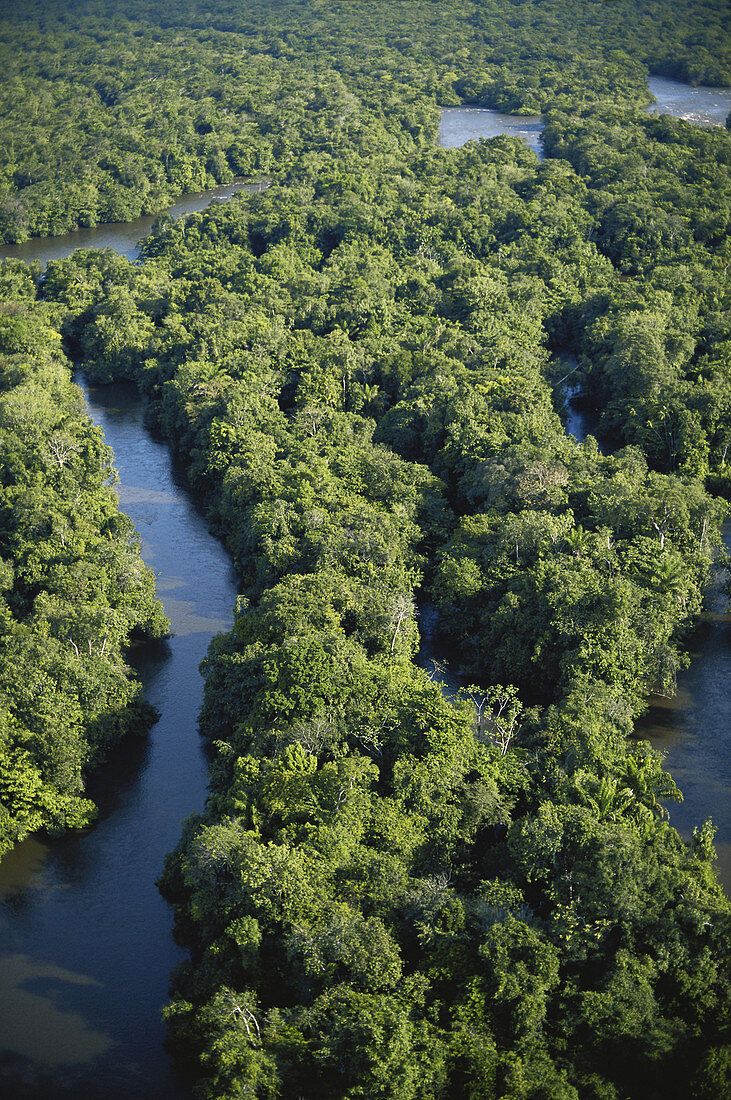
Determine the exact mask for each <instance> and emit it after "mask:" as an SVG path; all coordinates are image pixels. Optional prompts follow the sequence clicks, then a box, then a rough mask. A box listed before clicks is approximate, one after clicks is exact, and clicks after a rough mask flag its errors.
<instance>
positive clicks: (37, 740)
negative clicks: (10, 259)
mask: <svg viewBox="0 0 731 1100" xmlns="http://www.w3.org/2000/svg"><path fill="white" fill-rule="evenodd" d="M34 299H35V285H34V283H33V281H32V279H31V278H30V276H29V273H28V272H27V271H26V270H25V269H24V268H23V266H22V265H20V264H17V265H5V271H4V273H3V275H2V277H1V278H0V432H1V433H2V434H1V439H2V450H1V451H0V517H1V518H0V547H1V556H0V578H1V590H2V599H1V600H0V616H1V622H2V626H1V628H0V856H2V854H4V852H6V851H7V850H8V849H9V848H10V847H12V845H13V844H14V843H15V842H16V841H17V840H19V839H22V838H23V837H24V836H26V835H27V834H28V833H29V832H34V831H36V830H38V829H41V828H44V829H47V830H51V831H58V830H62V829H64V828H66V827H69V826H71V827H78V826H81V825H86V824H88V823H89V821H90V820H92V818H93V815H94V806H93V803H92V802H91V801H90V800H89V799H87V798H85V797H84V778H85V775H86V773H87V772H88V769H89V768H90V767H91V766H92V765H93V764H95V763H98V762H99V761H100V760H101V759H103V757H104V755H105V754H106V753H107V751H108V750H109V748H110V747H111V746H112V745H114V744H116V743H117V741H118V740H119V739H120V738H121V737H122V736H123V735H124V734H125V733H129V732H138V733H143V732H145V731H146V729H147V728H148V726H149V725H150V722H151V720H152V719H153V717H154V715H153V714H152V712H151V708H150V707H149V706H148V705H147V704H145V703H144V701H143V700H142V698H141V689H140V686H139V684H138V683H137V680H136V678H135V677H134V675H133V674H132V672H131V670H130V669H129V667H128V666H127V665H126V664H125V662H124V656H123V653H124V650H125V648H126V647H127V646H128V645H129V643H130V641H131V640H133V639H134V638H142V637H153V638H155V637H160V636H161V635H163V634H164V633H165V631H166V629H167V621H166V619H165V617H164V615H163V614H162V609H161V607H160V605H159V603H158V601H157V600H156V598H155V588H154V581H153V577H152V573H151V571H150V570H149V569H148V568H147V567H146V566H145V565H144V563H143V562H142V561H141V560H140V556H139V540H138V538H137V535H136V533H135V531H134V529H133V527H132V524H131V523H130V521H129V520H128V519H127V517H126V516H124V515H123V514H122V513H121V512H120V511H119V509H118V506H117V499H116V497H115V494H114V491H113V484H114V477H115V474H114V468H113V466H112V456H111V453H110V451H109V448H108V447H107V446H106V445H105V444H104V442H103V440H102V438H101V434H100V432H99V431H98V430H97V429H96V428H95V427H94V426H93V425H92V424H91V422H90V420H89V418H88V415H87V413H86V410H85V408H84V401H83V397H82V394H81V391H80V390H79V389H78V388H77V387H76V386H74V385H72V383H71V376H70V371H69V365H68V362H67V360H66V358H65V356H64V354H63V351H62V348H61V337H60V335H59V332H58V328H57V324H56V322H57V310H55V309H54V308H53V307H51V306H47V305H42V304H37V303H36V302H35V301H34Z"/></svg>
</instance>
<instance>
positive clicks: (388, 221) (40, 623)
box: [0, 0, 731, 1100]
mask: <svg viewBox="0 0 731 1100" xmlns="http://www.w3.org/2000/svg"><path fill="white" fill-rule="evenodd" d="M726 17H727V8H726V5H725V4H724V3H722V2H720V0H707V2H698V3H695V2H690V3H687V4H684V5H683V6H682V8H680V9H679V7H678V5H672V4H670V3H669V2H667V0H643V2H641V3H639V4H638V3H632V4H630V3H629V2H628V0H617V2H615V3H605V2H599V0H597V2H587V3H579V2H578V0H546V2H540V0H534V2H529V0H520V2H517V0H475V2H472V3H467V2H465V0H446V2H441V3H438V4H437V3H435V2H432V0H417V2H414V3H408V4H407V3H405V2H402V3H400V4H395V3H386V2H385V0H370V2H366V3H339V4H328V3H326V2H325V0H310V2H302V3H295V2H287V0H281V2H279V0H272V2H271V3H268V4H265V3H263V2H253V3H244V2H237V0H208V2H206V3H202V2H201V3H198V2H196V0H191V2H190V3H182V2H181V0H178V2H177V3H175V2H174V3H172V4H170V5H166V6H165V10H164V12H163V11H161V10H158V5H155V4H153V3H151V2H150V0H128V2H126V3H123V4H122V3H120V4H116V3H114V2H112V3H109V2H108V3H105V4H101V3H99V2H98V0H71V2H68V3H61V2H60V0H59V2H53V0H51V2H48V3H44V4H42V5H41V4H35V3H31V2H24V0H19V2H18V3H16V4H14V5H13V6H12V9H11V8H10V6H9V5H6V6H4V15H3V20H2V22H0V36H1V41H2V57H3V63H4V71H5V73H6V80H5V81H4V84H3V88H2V92H0V94H1V95H2V97H3V119H4V123H5V126H4V132H3V137H2V143H1V146H0V233H1V234H2V236H3V238H4V240H5V241H6V242H13V241H22V240H24V239H26V238H28V237H30V236H35V235H40V234H58V233H62V232H65V231H67V230H69V229H73V228H75V227H79V226H91V225H94V224H97V223H98V222H105V221H114V220H125V219H131V218H133V217H136V216H138V215H139V214H144V213H147V214H152V213H157V212H159V211H161V210H163V209H164V208H165V207H166V206H167V205H169V204H170V202H171V201H172V200H173V198H175V197H176V196H177V195H179V194H181V193H183V192H186V191H195V190H200V189H202V188H204V187H206V186H213V185H214V184H217V183H225V182H227V181H230V180H232V179H233V178H234V177H238V176H246V177H250V178H261V177H263V176H266V178H267V180H268V182H269V186H268V187H267V189H266V190H265V191H262V192H261V193H259V194H244V193H240V194H237V195H236V196H235V197H234V198H233V199H232V200H231V201H230V202H228V203H227V204H225V205H222V204H213V205H212V206H210V207H209V208H208V209H207V210H205V211H203V212H202V213H197V214H192V215H190V216H188V217H187V218H184V219H180V220H177V221H176V220H173V219H171V218H168V217H165V216H162V217H161V218H159V220H158V221H157V223H156V226H155V230H154V232H153V233H152V235H151V236H150V237H149V238H147V239H146V240H145V242H144V243H143V246H142V254H141V259H140V261H139V262H132V261H130V260H129V259H127V258H125V257H122V256H119V255H117V254H115V253H114V252H112V251H110V250H106V251H96V252H95V251H79V252H76V253H74V254H73V255H72V256H71V257H69V258H68V259H63V260H54V261H51V262H49V263H48V264H47V265H46V267H45V268H43V267H42V266H41V265H40V264H36V265H26V264H23V263H21V262H20V261H17V260H7V261H5V262H4V264H3V265H2V269H1V270H0V339H2V351H3V360H2V393H1V394H0V404H1V406H2V415H1V416H0V429H1V430H2V432H3V442H4V447H3V451H2V458H1V460H0V471H1V474H2V478H1V483H0V498H1V499H2V507H3V523H2V528H1V529H0V537H2V565H1V566H0V569H1V570H2V572H1V573H0V576H2V578H3V597H4V603H3V608H4V610H3V632H2V650H1V652H0V676H1V677H2V680H1V684H2V699H1V702H2V708H3V725H2V727H1V728H2V731H3V742H2V747H1V749H0V752H1V754H2V755H1V756H0V790H1V791H2V813H3V816H2V818H1V819H0V824H1V825H2V834H1V838H0V842H1V843H2V844H3V846H4V847H9V846H10V845H12V844H13V843H14V842H15V841H16V840H17V839H19V838H20V837H22V836H23V835H25V834H26V833H27V832H29V831H31V830H35V829H39V828H42V827H45V828H52V829H58V828H62V827H64V826H79V825H85V824H87V823H88V821H89V819H90V816H91V814H92V807H91V805H90V803H89V802H88V800H87V799H85V798H84V794H83V778H84V775H85V774H87V773H88V769H89V767H90V766H91V764H93V763H94V762H95V761H96V760H97V759H98V758H100V757H101V755H103V753H104V751H105V749H106V748H108V747H109V745H110V744H112V743H113V742H114V741H116V740H118V739H119V737H120V736H122V734H123V733H125V732H126V731H128V730H141V729H143V728H145V727H146V726H147V725H149V722H150V719H151V717H153V716H152V715H151V714H150V712H149V708H147V707H146V706H145V704H144V702H143V701H142V700H141V698H140V695H139V689H138V687H137V685H136V683H135V681H134V679H133V678H132V677H131V675H130V673H129V672H128V670H127V669H126V666H125V665H124V655H125V653H126V652H127V651H128V649H129V645H130V642H133V641H134V640H135V639H136V638H139V637H143V636H147V637H160V636H162V635H163V634H164V633H165V631H166V629H167V624H166V622H165V619H164V616H163V614H162V611H161V609H160V607H159V604H158V603H157V602H156V600H155V596H154V587H153V582H152V577H151V574H150V572H149V570H148V569H147V568H146V567H145V566H144V565H143V564H142V562H141V561H140V558H139V544H138V542H137V541H136V539H135V535H134V532H133V529H132V527H131V524H130V523H129V522H128V521H126V520H125V518H124V517H123V516H122V515H121V513H120V512H119V510H118V507H117V505H116V502H115V500H114V495H113V492H112V488H111V483H112V481H113V472H112V467H111V465H110V462H111V458H110V454H109V451H108V448H106V447H105V445H104V444H103V442H102V440H101V438H100V436H99V433H98V432H97V430H96V429H94V428H93V426H92V425H91V424H90V422H89V421H88V418H87V417H86V414H85V412H84V409H83V404H82V402H81V399H80V395H79V391H78V390H76V389H75V388H74V387H73V386H72V385H71V382H70V370H69V364H74V365H75V366H77V367H79V368H80V369H82V370H83V372H84V374H85V376H86V377H87V378H92V379H95V380H96V381H98V382H107V381H112V380H119V379H127V380H130V381H132V382H134V383H135V384H136V386H137V387H139V389H140V390H141V392H142V393H144V395H145V396H146V399H147V402H148V411H149V417H150V420H151V421H152V422H154V423H155V425H156V426H157V428H158V429H159V431H160V432H161V433H163V434H164V436H165V438H166V439H167V440H168V442H169V445H170V447H171V449H172V450H173V452H174V453H175V455H176V458H177V460H178V462H179V464H180V468H181V469H182V470H183V471H184V472H185V476H186V478H187V480H188V483H189V486H190V488H191V490H192V491H193V492H195V494H196V498H197V499H199V500H201V501H203V502H204V506H205V508H206V515H207V518H208V520H209V522H210V524H211V525H212V527H213V528H214V529H215V531H216V533H217V534H218V535H219V536H220V538H221V539H222V540H223V541H224V543H225V545H226V547H227V548H228V550H229V552H230V554H231V556H232V559H233V561H234V564H235V567H236V570H237V573H238V575H239V578H240V581H239V592H240V596H239V599H238V602H237V606H236V609H235V620H234V626H233V629H232V630H231V631H229V632H227V633H223V634H219V635H218V636H217V638H216V639H215V640H214V642H213V644H212V646H211V648H210V651H209V654H208V656H207V658H206V660H205V662H204V665H203V674H204V676H205V681H206V689H205V691H206V694H205V704H204V707H203V711H202V714H201V716H200V727H201V731H202V733H203V735H204V737H205V739H206V741H207V742H208V744H209V746H210V754H211V772H210V777H211V778H210V793H209V797H208V801H207V804H206V807H205V811H204V812H203V813H202V814H197V815H195V816H193V817H191V818H190V819H189V820H188V821H187V822H186V824H185V826H184V829H183V835H182V837H181V840H180V843H179V845H178V846H177V848H176V850H175V851H174V852H172V853H171V854H170V856H169V857H168V860H167V862H166V865H165V867H164V869H163V868H161V869H160V871H161V878H160V886H161V889H162V890H163V892H164V894H165V896H166V897H167V898H169V899H170V901H171V902H172V903H173V904H174V906H175V911H176V934H177V936H178V938H179V940H180V942H181V943H182V944H184V945H185V947H186V948H187V951H188V955H189V961H188V962H187V963H186V964H184V965H183V966H182V967H181V968H180V969H179V970H178V971H177V972H176V973H175V974H174V975H173V978H172V989H171V997H170V1003H169V1005H168V1007H167V1009H166V1017H167V1020H168V1027H169V1045H170V1049H171V1050H172V1051H173V1053H174V1055H175V1057H176V1059H177V1061H178V1064H179V1065H180V1066H181V1067H183V1069H184V1070H185V1071H186V1072H188V1073H189V1074H190V1075H191V1078H192V1079H194V1080H195V1090H196V1095H198V1096H201V1097H210V1098H215V1100H229V1098H230V1100H234V1098H255V1097H261V1098H267V1100H273V1098H282V1100H286V1098H290V1097H291V1098H295V1097H309V1098H311V1100H315V1098H317V1100H320V1098H323V1100H330V1098H332V1100H340V1098H353V1100H355V1098H369V1100H376V1098H379V1100H380V1098H384V1100H385V1098H393V1100H433V1098H445V1100H446V1098H447V1097H465V1098H469V1100H498V1098H500V1100H625V1098H635V1097H636V1098H638V1100H639V1098H640V1097H642V1098H643V1100H644V1098H649V1100H653V1098H657V1100H660V1098H661V1097H662V1098H667V1097H683V1098H685V1097H696V1098H698V1100H716V1098H718V1097H720V1096H723V1095H724V1094H725V1093H726V1092H727V1091H728V1090H729V1088H731V1076H730V1073H731V1045H730V1040H729V1024H730V1022H731V1021H730V1016H731V996H730V993H729V991H730V990H731V981H730V978H731V975H730V974H729V958H730V957H731V952H729V946H730V939H731V937H730V935H729V932H730V924H729V922H730V918H731V905H730V904H729V901H728V900H727V898H726V897H725V895H724V893H723V891H722V890H721V888H720V886H719V883H718V879H717V876H716V872H715V853H714V848H713V835H714V829H713V825H712V823H711V822H705V823H704V822H702V821H699V822H698V823H697V828H696V829H695V830H694V833H693V836H692V838H688V839H682V838H681V837H680V836H679V834H678V833H677V832H676V830H675V829H673V828H672V827H671V825H670V824H669V823H668V821H667V808H666V807H667V804H668V803H669V802H672V801H673V800H677V799H680V798H681V797H682V796H681V793H680V791H679V790H678V787H677V786H676V783H675V782H674V780H673V778H672V776H670V775H669V774H668V773H667V772H666V771H665V770H664V769H663V765H662V758H661V756H660V755H659V753H658V752H657V751H656V750H654V749H653V748H652V747H651V745H650V744H648V743H647V742H646V741H643V740H642V739H641V737H639V736H638V735H637V732H636V728H635V727H636V722H637V720H638V718H639V717H640V716H641V715H642V714H643V712H644V710H645V709H646V705H647V697H648V694H649V693H650V692H658V693H662V694H666V695H670V694H672V692H673V691H674V687H675V682H676V677H677V675H678V672H679V671H680V670H681V669H682V668H683V666H684V665H685V664H686V663H687V659H688V658H687V655H686V653H685V651H684V642H685V641H686V640H687V638H688V636H689V633H690V631H691V630H692V628H693V624H694V622H695V621H696V619H697V616H698V614H699V612H700V610H701V608H702V605H703V598H704V593H705V592H706V591H707V590H708V588H709V586H711V585H712V584H716V585H718V584H721V583H722V570H723V566H724V564H725V562H726V553H725V550H724V548H723V543H722V537H721V525H722V522H723V520H724V518H725V517H726V516H727V514H728V504H727V501H728V499H729V497H730V496H731V479H730V477H729V447H730V446H731V360H730V359H729V348H730V347H731V343H730V340H729V312H728V307H729V302H728V288H729V282H728V263H729V237H728V223H729V212H730V209H731V199H730V198H729V165H730V164H731V133H729V131H728V129H724V128H721V127H711V128H700V127H698V126H695V125H692V124H691V123H688V122H685V121H683V120H680V119H674V118H671V117H669V116H667V115H661V116H659V117H658V116H652V115H649V114H647V113H646V110H645V108H646V107H647V106H648V104H649V101H650V96H649V94H648V91H647V76H648V72H652V73H658V74H664V75H667V76H672V77H675V78H678V79H684V80H687V81H691V82H695V83H699V82H703V83H706V84H711V85H716V86H722V85H729V84H731V50H730V48H729V38H728V33H727V30H726V26H725V23H724V20H725V18H726ZM461 103H465V104H470V105H479V106H486V107H494V108H498V109H500V110H503V111H510V112H513V113H517V114H522V115H531V114H535V113H540V114H541V115H542V116H543V119H544V122H545V129H544V131H543V150H544V154H545V159H543V160H542V161H540V160H539V159H538V157H537V156H536V155H535V153H534V152H532V151H531V150H530V149H528V148H527V147H526V146H525V145H524V144H523V143H522V142H521V141H520V140H519V139H516V138H511V137H500V138H495V139H492V140H490V141H481V142H479V143H478V142H470V143H469V144H467V145H465V146H464V147H462V148H459V149H443V148H440V147H439V146H438V144H437V133H438V124H439V108H440V107H441V106H450V105H451V106H457V105H459V104H461ZM569 376H570V381H571V384H572V386H574V387H578V389H579V390H580V392H581V395H582V398H581V399H582V400H583V401H584V402H585V404H586V405H587V407H589V408H590V409H591V410H592V411H593V412H594V414H595V416H596V422H597V426H596V432H597V435H598V437H599V440H600V442H601V443H602V447H601V448H600V447H599V446H598V444H597V440H596V439H594V438H593V437H592V436H589V437H588V438H587V439H586V440H584V441H582V442H577V441H575V440H573V439H572V438H571V437H570V436H569V435H567V433H566V430H565V408H564V392H565V391H564V387H565V385H566V383H567V381H568V378H569ZM201 584H202V585H204V584H205V577H201ZM427 602H428V603H429V604H431V605H433V606H434V607H435V608H436V609H437V611H438V632H437V646H438V647H441V651H442V652H443V653H444V654H449V655H450V658H451V660H452V663H453V665H454V666H455V667H456V668H458V669H459V671H460V673H461V677H462V680H463V688H462V690H461V692H459V693H458V694H457V696H456V697H447V695H445V694H444V693H443V692H442V691H441V690H440V687H439V684H438V682H437V678H436V677H435V676H434V675H433V674H431V673H430V672H429V670H424V669H422V668H421V667H419V665H418V664H417V663H416V661H415V658H416V657H417V654H418V649H419V608H420V607H423V606H424V605H425V604H426V603H427ZM195 719H196V716H195V715H191V716H190V727H191V729H190V736H191V737H194V736H195Z"/></svg>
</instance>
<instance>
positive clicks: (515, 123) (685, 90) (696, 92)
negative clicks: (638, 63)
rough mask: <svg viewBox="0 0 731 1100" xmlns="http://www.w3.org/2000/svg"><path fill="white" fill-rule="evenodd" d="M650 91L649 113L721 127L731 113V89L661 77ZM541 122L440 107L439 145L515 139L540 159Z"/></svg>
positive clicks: (453, 146)
mask: <svg viewBox="0 0 731 1100" xmlns="http://www.w3.org/2000/svg"><path fill="white" fill-rule="evenodd" d="M648 86H649V89H650V92H651V93H652V95H653V96H654V97H655V100H656V102H655V103H653V104H652V106H651V107H648V111H649V112H650V113H651V114H656V115H659V114H666V115H674V116H675V118H684V119H687V121H688V122H695V123H696V124H697V125H698V126H723V125H725V122H726V117H727V115H728V113H729V111H731V88H706V87H703V86H702V85H699V86H698V87H696V88H694V87H692V86H691V85H690V84H681V83H679V82H678V81H677V80H668V79H667V78H666V77H664V76H651V77H650V78H649V80H648ZM543 126H544V123H543V119H542V118H541V116H540V115H526V116H521V115H506V114H503V113H502V112H501V111H493V110H490V109H489V108H486V107H443V108H442V114H441V119H440V122H439V144H440V145H441V146H442V148H444V149H457V148H459V146H460V145H464V144H465V143H466V142H468V141H476V140H478V139H479V138H494V137H500V135H501V134H507V135H508V136H509V137H519V138H521V140H522V141H524V142H525V144H526V145H527V146H528V147H529V148H530V149H532V150H533V152H534V153H537V154H538V159H539V160H543V141H542V138H541V135H542V133H543Z"/></svg>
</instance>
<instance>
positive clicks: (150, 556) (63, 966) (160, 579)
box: [0, 385, 236, 1100]
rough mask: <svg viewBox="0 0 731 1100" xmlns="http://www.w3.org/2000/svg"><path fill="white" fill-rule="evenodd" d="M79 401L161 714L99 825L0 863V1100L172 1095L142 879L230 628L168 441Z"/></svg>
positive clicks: (160, 957) (227, 601)
mask: <svg viewBox="0 0 731 1100" xmlns="http://www.w3.org/2000/svg"><path fill="white" fill-rule="evenodd" d="M89 405H90V410H91V414H92V417H93V419H94V420H95V421H96V423H98V424H101V425H102V427H103V428H104V432H105V435H106V437H107V441H108V442H109V443H110V444H111V446H112V447H113V449H114V454H115V459H116V465H117V468H118V470H119V473H120V478H121V485H120V487H119V495H120V502H121V507H122V509H123V510H124V511H125V512H127V514H128V515H130V516H131V517H132V519H133V520H134V522H135V524H136V526H137V528H138V530H139V531H140V534H141V536H142V553H143V557H144V559H145V561H146V562H147V563H148V564H149V565H150V566H151V567H152V568H153V569H154V570H155V572H156V573H157V574H158V576H157V587H158V593H159V595H160V597H161V599H162V601H163V604H164V606H165V610H166V613H167V615H168V617H169V618H170V619H171V621H172V632H173V633H172V637H171V638H170V639H169V640H167V641H164V642H161V643H156V644H153V645H149V646H147V647H145V648H143V649H140V650H139V651H137V652H136V654H135V661H134V663H135V664H136V667H137V668H138V670H139V672H140V675H141V678H142V680H143V682H144V685H145V693H146V696H147V698H148V699H149V700H150V702H151V703H153V705H154V706H156V707H157V708H158V710H159V711H160V712H161V718H160V721H159V722H158V723H157V725H156V726H154V727H153V729H152V731H151V734H150V737H149V739H147V740H133V741H130V742H128V743H127V744H125V745H123V746H122V747H121V748H120V749H118V750H117V751H116V752H115V754H114V755H113V757H112V758H111V759H110V760H109V762H108V763H107V764H106V765H104V766H103V767H102V768H101V769H100V770H99V771H98V772H97V773H96V774H95V775H94V776H93V777H92V780H91V782H90V785H89V792H90V795H91V797H92V798H94V800H95V801H96V802H97V804H98V805H99V807H100V811H101V812H100V821H99V823H98V824H97V825H96V826H95V827H94V828H93V829H91V830H89V831H88V832H87V833H86V834H79V833H70V834H68V835H67V836H64V837H62V838H60V839H56V840H50V841H49V840H44V839H39V838H35V837H34V838H31V839H29V840H27V841H25V842H24V843H23V844H20V845H19V846H18V847H17V848H16V849H15V851H13V852H12V853H10V854H9V855H8V856H7V857H6V858H5V859H4V860H3V862H2V864H0V942H2V945H3V949H2V954H0V1095H3V1096H7V1097H12V1098H13V1100H23V1098H26V1097H28V1098H30V1097H32V1098H34V1100H41V1098H42V1100H60V1098H64V1100H68V1098H71V1097H73V1098H74V1100H151V1098H153V1097H154V1098H166V1100H185V1098H188V1097H189V1096H190V1089H189V1087H188V1085H187V1084H186V1082H184V1081H182V1080H180V1079H179V1078H178V1077H176V1075H175V1071H174V1069H173V1068H172V1066H171V1064H170V1063H169V1060H168V1058H167V1056H166V1054H165V1052H164V1050H163V1038H164V1028H163V1024H162V1020H161V1018H160V1009H161V1007H162V1005H163V1004H164V1003H165V1001H166V1000H167V991H168V982H169V979H170V973H171V971H172V969H173V967H174V966H175V965H176V964H177V963H179V962H180V961H181V960H182V958H183V957H184V955H183V952H182V951H181V950H180V949H179V948H178V947H176V945H175V943H174V942H173V939H172V914H171V911H170V908H169V906H168V905H167V904H166V903H165V902H164V901H163V899H162V898H161V896H160V894H159V892H158V890H157V888H156V886H155V880H156V878H157V877H158V876H159V874H160V871H161V869H162V865H163V860H164V857H165V855H166V853H167V852H169V851H170V850H171V849H172V848H173V847H174V846H175V845H176V843H177V842H178V840H179V838H180V833H181V822H182V821H183V819H184V818H186V817H187V816H188V815H189V814H190V813H192V812H194V811H196V810H199V809H200V808H201V807H202V805H203V802H204V798H205V791H206V782H207V763H206V759H205V755H204V753H203V750H202V746H201V742H200V739H199V735H198V732H197V729H196V715H197V712H198V709H199V706H200V702H201V696H202V680H201V677H200V675H199V672H198V665H199V662H200V661H201V659H202V657H203V656H204V655H205V652H206V649H207V647H208V643H209V641H210V639H211V636H212V635H213V634H214V633H215V632H217V631H219V630H224V629H227V628H228V627H229V625H230V621H231V612H232V608H233V604H234V601H235V597H236V580H235V577H234V574H233V571H232V568H231V565H230V562H229V559H228V557H227V555H226V553H225V552H224V550H223V548H222V547H221V545H220V543H219V542H218V541H217V540H216V539H214V538H213V536H212V535H211V534H210V533H209V531H208V529H207V526H206V523H205V522H204V520H203V519H202V517H201V516H200V515H199V514H198V512H196V510H195V508H194V507H193V505H192V504H191V502H190V500H189V498H188V496H187V494H186V492H185V490H184V489H183V488H182V486H181V485H180V484H179V482H178V479H177V478H176V476H175V473H174V471H173V469H172V466H171V462H170V457H169V451H168V448H167V446H166V445H165V444H164V443H162V442H161V441H159V440H157V439H155V438H153V437H152V436H151V435H150V433H149V432H148V431H147V430H146V429H145V427H144V419H143V409H142V403H141V399H140V398H139V397H138V395H137V391H136V390H135V389H134V388H133V387H131V386H125V385H115V386H104V387H96V388H93V389H91V390H90V391H89Z"/></svg>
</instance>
